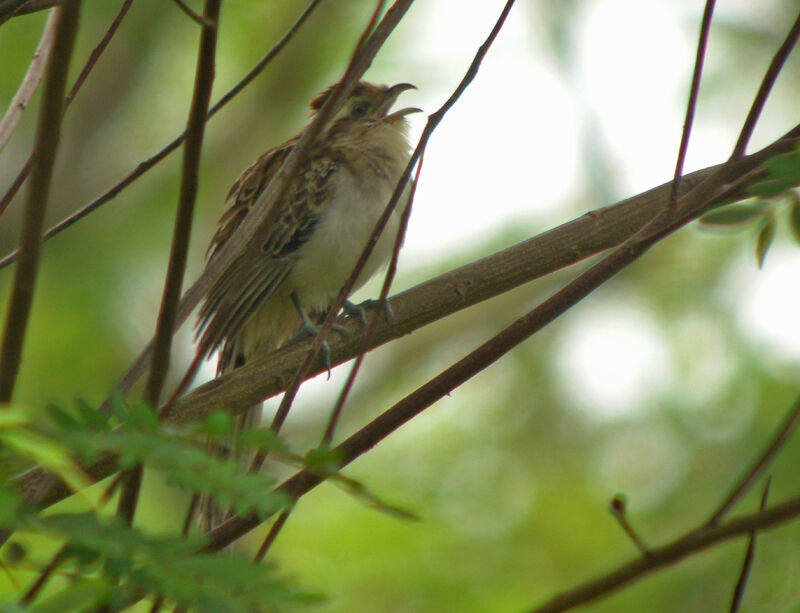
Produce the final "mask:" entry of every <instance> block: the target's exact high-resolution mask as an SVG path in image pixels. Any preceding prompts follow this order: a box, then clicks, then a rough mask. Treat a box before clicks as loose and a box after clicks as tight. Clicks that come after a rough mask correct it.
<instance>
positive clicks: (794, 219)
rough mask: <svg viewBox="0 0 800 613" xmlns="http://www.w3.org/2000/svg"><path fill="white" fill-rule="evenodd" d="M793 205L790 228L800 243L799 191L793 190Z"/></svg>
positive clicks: (790, 213) (790, 208)
mask: <svg viewBox="0 0 800 613" xmlns="http://www.w3.org/2000/svg"><path fill="white" fill-rule="evenodd" d="M791 194H792V205H791V206H790V207H789V228H791V230H792V234H793V235H794V238H795V240H796V241H797V242H798V243H800V197H798V195H797V192H791Z"/></svg>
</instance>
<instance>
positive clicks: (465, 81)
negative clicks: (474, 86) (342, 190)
mask: <svg viewBox="0 0 800 613" xmlns="http://www.w3.org/2000/svg"><path fill="white" fill-rule="evenodd" d="M513 5H514V0H508V1H507V2H506V4H505V6H504V7H503V10H502V11H501V13H500V16H499V17H498V19H497V21H496V22H495V24H494V27H493V28H492V30H491V32H490V33H489V36H488V37H487V38H486V40H485V41H484V43H483V44H482V45H481V46H480V47H479V48H478V51H477V52H476V53H475V57H474V58H473V60H472V63H471V64H470V66H469V68H468V69H467V72H466V74H465V75H464V77H463V78H462V79H461V82H460V83H459V84H458V87H456V89H455V91H454V92H453V93H452V94H451V95H450V97H449V98H448V99H447V101H446V102H445V103H444V104H443V105H442V106H441V108H440V109H439V110H437V111H436V112H435V113H433V114H432V115H430V116H429V117H428V122H427V124H426V125H425V129H424V130H423V132H422V135H421V136H420V139H419V142H418V143H417V146H416V148H415V149H414V153H413V154H412V155H411V158H410V159H409V161H408V164H407V165H406V168H405V170H404V171H403V175H402V176H401V178H400V180H399V181H398V183H397V186H396V187H395V190H394V193H393V194H392V197H391V198H390V199H389V202H388V203H387V205H386V208H385V209H384V211H383V213H382V214H381V216H380V218H379V219H378V221H377V222H376V224H375V228H374V229H373V231H372V235H371V236H370V239H369V240H368V241H367V244H366V245H365V246H364V249H363V250H362V251H361V255H360V256H359V258H358V261H357V262H356V264H355V266H354V267H353V270H352V272H351V273H350V276H349V277H348V279H347V281H345V283H344V285H343V286H342V288H341V289H340V290H339V294H338V296H337V297H336V299H335V300H334V301H333V304H332V305H331V307H330V309H329V310H328V314H327V315H326V317H325V320H324V321H323V323H322V324H321V325H320V331H319V333H318V334H317V337H316V338H315V339H314V342H313V343H312V344H311V348H310V349H309V351H308V354H307V356H306V359H305V360H304V361H303V363H302V364H301V366H300V368H298V369H297V373H296V374H295V377H294V380H293V381H292V384H291V385H290V386H289V388H288V389H287V390H286V393H285V394H284V395H283V398H281V403H280V406H279V407H278V410H277V411H276V413H275V417H274V418H273V421H272V425H271V427H272V428H276V427H277V428H280V425H281V424H282V423H283V420H284V419H286V415H287V414H288V412H289V407H291V404H292V402H293V400H294V397H295V396H296V394H297V390H298V389H299V388H300V384H301V383H302V382H303V380H304V379H305V377H306V376H307V374H308V371H309V369H310V368H311V364H312V363H313V360H314V357H315V356H316V353H317V352H319V349H320V348H321V346H322V343H323V342H324V340H325V337H326V336H327V334H328V333H329V332H330V330H331V327H332V326H333V320H334V318H335V317H336V314H337V313H338V312H339V310H340V309H341V308H342V304H344V301H345V299H346V298H347V296H349V295H350V291H351V289H352V287H353V284H354V283H355V280H356V279H357V278H358V275H359V274H360V273H361V270H362V269H363V268H364V266H365V265H366V262H367V260H368V259H369V256H370V255H371V254H372V250H373V249H374V248H375V245H376V243H377V242H378V239H379V237H380V235H381V232H383V229H384V228H385V227H386V224H387V222H388V221H389V218H390V217H391V215H392V213H393V212H394V209H395V207H396V206H397V203H398V202H399V200H400V196H401V195H402V193H403V190H404V189H405V186H406V184H407V183H408V180H409V177H410V176H411V171H412V169H413V168H414V165H415V164H416V163H417V160H418V159H419V156H420V155H421V153H422V151H423V149H424V148H425V146H426V145H427V142H428V139H429V138H430V136H431V134H432V133H433V131H434V130H435V129H436V127H437V126H438V125H439V122H441V120H442V118H443V117H444V115H445V114H446V113H447V111H449V110H450V109H451V108H452V106H453V105H454V104H455V103H456V101H457V100H458V99H459V98H460V97H461V95H462V94H463V93H464V91H466V89H467V87H468V86H469V84H470V83H471V82H472V80H473V79H474V78H475V75H476V74H477V73H478V68H479V67H480V64H481V62H482V61H483V58H484V57H485V55H486V53H487V52H488V51H489V48H490V47H491V45H492V43H493V42H494V40H495V38H496V37H497V35H498V34H499V32H500V29H501V28H502V27H503V24H504V23H505V20H506V17H507V16H508V13H509V11H511V7H512V6H513Z"/></svg>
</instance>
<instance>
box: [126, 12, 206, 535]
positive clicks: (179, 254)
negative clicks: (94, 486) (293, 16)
mask: <svg viewBox="0 0 800 613" xmlns="http://www.w3.org/2000/svg"><path fill="white" fill-rule="evenodd" d="M220 4H221V0H206V3H205V9H204V13H203V16H204V19H205V20H206V24H205V25H204V26H203V30H202V34H201V36H200V50H199V52H198V56H197V71H196V76H195V85H194V94H193V98H192V105H191V109H190V111H189V121H188V124H187V128H186V145H185V146H184V150H183V151H184V155H183V167H182V170H181V187H180V195H179V196H178V210H177V212H176V214H175V226H174V229H173V234H172V247H171V249H170V256H169V264H168V267H167V277H166V280H165V282H164V293H163V296H162V298H161V308H160V310H159V313H158V322H157V323H156V333H155V340H154V344H153V357H152V360H151V362H150V374H149V376H148V379H147V384H146V386H145V391H144V400H145V402H147V403H148V404H150V405H151V406H156V405H157V404H158V398H159V396H160V395H161V389H162V388H163V387H164V381H165V379H166V376H167V371H168V370H169V356H170V349H171V347H172V330H173V328H174V327H175V319H176V316H177V311H178V301H179V300H180V297H181V289H182V287H183V277H184V273H185V270H186V259H187V254H188V251H189V237H190V234H191V230H192V217H193V214H194V203H195V199H196V197H197V184H198V173H199V166H200V152H201V149H202V144H203V134H204V132H205V118H206V115H207V113H208V105H209V101H210V99H211V87H212V85H213V83H214V56H215V50H216V44H217V24H218V23H219V11H220ZM141 473H142V467H141V465H140V466H138V467H136V468H134V469H132V470H131V471H130V473H128V474H127V475H126V478H125V479H123V484H122V492H121V494H120V502H119V509H118V512H119V514H120V515H121V516H123V517H124V518H125V520H126V521H127V522H128V524H130V523H131V522H132V520H133V515H134V513H135V511H136V501H137V498H138V493H139V486H140V484H141Z"/></svg>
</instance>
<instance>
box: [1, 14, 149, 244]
mask: <svg viewBox="0 0 800 613" xmlns="http://www.w3.org/2000/svg"><path fill="white" fill-rule="evenodd" d="M132 3H133V0H125V1H124V2H123V3H122V7H121V8H120V9H119V12H118V13H117V16H116V17H114V21H112V22H111V25H110V26H109V27H108V30H107V31H106V33H105V34H104V35H103V38H102V39H100V42H99V43H98V44H97V46H96V47H95V48H94V49H92V52H91V53H90V54H89V59H88V60H87V61H86V64H84V66H83V68H82V69H81V72H80V74H79V75H78V78H77V79H75V83H74V84H73V85H72V87H71V88H70V90H69V93H68V94H67V97H66V98H65V99H64V111H65V112H66V110H67V109H68V108H69V106H70V104H71V103H72V101H73V100H74V99H75V96H76V95H77V93H78V91H79V90H80V88H81V86H83V83H84V81H86V77H88V76H89V73H90V72H91V70H92V68H94V65H95V64H96V63H97V60H98V59H100V55H101V54H102V53H103V51H104V50H105V48H106V47H107V46H108V43H109V42H111V38H112V37H113V36H114V33H115V32H116V31H117V28H119V25H120V23H122V19H123V18H124V17H125V15H126V13H127V12H128V9H129V8H130V7H131V4H132ZM32 156H33V154H31V156H28V160H27V161H26V162H25V164H24V165H23V166H22V168H21V169H20V171H19V172H18V173H17V176H16V178H15V179H14V181H12V183H11V186H10V187H9V188H8V191H6V193H5V195H4V196H3V199H2V200H0V215H2V214H3V211H4V210H5V209H6V208H7V207H8V205H9V204H11V201H12V200H13V199H14V196H15V195H16V193H17V192H18V191H19V188H20V187H22V184H23V183H24V182H25V179H26V178H27V176H28V172H30V169H31V158H32ZM14 253H16V252H14Z"/></svg>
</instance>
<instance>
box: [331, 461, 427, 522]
mask: <svg viewBox="0 0 800 613" xmlns="http://www.w3.org/2000/svg"><path fill="white" fill-rule="evenodd" d="M328 478H329V480H330V481H331V482H332V483H335V484H337V485H339V486H341V487H342V489H343V490H344V491H345V492H347V493H348V494H350V495H351V496H353V497H354V498H356V499H357V500H360V501H361V502H363V503H365V504H366V505H367V506H369V507H372V508H373V509H376V510H378V511H381V512H383V513H386V514H388V515H391V516H392V517H397V518H399V519H404V520H410V521H419V520H420V517H419V515H417V514H416V513H413V512H412V511H409V510H407V509H403V508H401V507H398V506H396V505H392V504H388V503H386V502H384V501H383V500H381V499H380V498H378V496H376V495H375V494H373V493H372V492H370V491H369V490H368V489H367V488H366V486H364V484H363V483H361V482H360V481H356V480H355V479H350V478H349V477H345V476H344V475H342V474H341V473H336V474H333V475H329V476H328Z"/></svg>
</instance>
